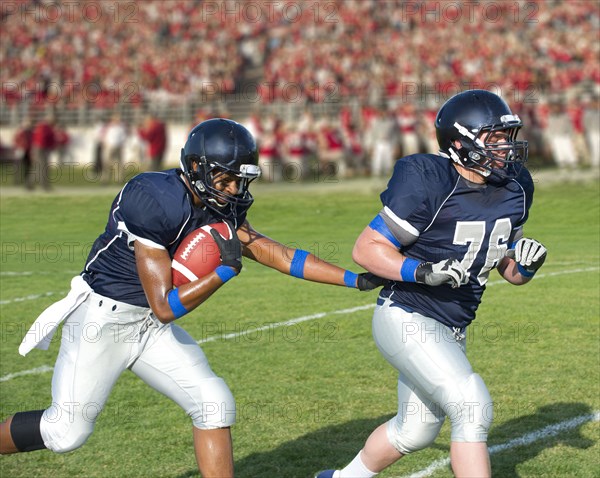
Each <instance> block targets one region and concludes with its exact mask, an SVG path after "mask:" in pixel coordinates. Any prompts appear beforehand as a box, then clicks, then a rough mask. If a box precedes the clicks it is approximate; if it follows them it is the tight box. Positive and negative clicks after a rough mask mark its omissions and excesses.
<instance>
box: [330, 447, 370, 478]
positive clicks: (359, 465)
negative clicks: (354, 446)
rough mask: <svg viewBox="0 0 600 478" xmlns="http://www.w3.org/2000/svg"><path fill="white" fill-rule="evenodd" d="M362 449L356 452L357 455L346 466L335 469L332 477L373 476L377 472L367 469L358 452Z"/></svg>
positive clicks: (363, 477)
mask: <svg viewBox="0 0 600 478" xmlns="http://www.w3.org/2000/svg"><path fill="white" fill-rule="evenodd" d="M361 453H362V450H361V451H359V452H358V455H356V456H355V457H354V460H352V461H351V462H350V464H349V465H348V466H346V467H345V468H342V469H341V470H339V471H336V472H335V473H334V474H333V478H373V477H374V476H375V475H377V473H375V472H373V471H371V470H369V469H368V468H367V467H366V466H365V464H364V463H363V461H362V459H361V457H360V454H361Z"/></svg>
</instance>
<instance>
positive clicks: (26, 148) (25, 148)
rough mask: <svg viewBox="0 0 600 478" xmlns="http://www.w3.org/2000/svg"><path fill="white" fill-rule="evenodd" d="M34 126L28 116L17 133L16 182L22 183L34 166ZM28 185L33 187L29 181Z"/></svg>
mask: <svg viewBox="0 0 600 478" xmlns="http://www.w3.org/2000/svg"><path fill="white" fill-rule="evenodd" d="M32 147H33V127H32V123H31V120H30V119H29V118H26V119H25V120H24V121H23V124H22V125H21V127H20V128H19V129H18V130H17V132H16V133H15V138H14V149H15V155H16V158H15V159H16V160H17V174H16V176H15V183H17V184H20V183H22V182H24V181H25V180H26V178H28V177H29V174H30V170H31V167H32V157H31V156H32V153H31V151H32ZM26 186H27V187H28V188H31V185H30V184H29V183H28V182H27V183H26Z"/></svg>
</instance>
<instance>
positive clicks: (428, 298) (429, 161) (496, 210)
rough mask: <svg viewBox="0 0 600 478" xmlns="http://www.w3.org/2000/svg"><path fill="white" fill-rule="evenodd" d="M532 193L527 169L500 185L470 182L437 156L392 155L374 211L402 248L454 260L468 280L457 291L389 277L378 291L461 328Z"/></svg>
mask: <svg viewBox="0 0 600 478" xmlns="http://www.w3.org/2000/svg"><path fill="white" fill-rule="evenodd" d="M532 199H533V182H532V179H531V176H530V174H529V172H528V171H527V170H526V169H525V168H523V170H522V172H521V174H520V175H519V177H518V178H516V179H513V180H511V181H509V182H507V183H506V184H504V185H502V186H498V185H493V184H484V185H476V184H474V183H471V182H469V181H467V180H465V179H464V178H463V177H462V176H460V175H459V174H458V172H457V171H456V169H455V168H454V167H453V165H452V162H451V161H450V160H448V159H447V158H443V157H441V156H436V155H432V154H416V155H412V156H407V157H405V158H402V159H400V160H398V162H397V163H396V165H395V167H394V173H393V175H392V178H391V179H390V181H389V183H388V186H387V189H386V190H385V191H384V192H383V193H382V194H381V202H382V203H383V210H382V211H381V213H380V214H381V215H382V216H384V218H385V220H386V222H388V223H391V222H390V221H393V225H394V226H395V227H392V228H391V230H392V231H393V233H394V236H395V238H396V240H397V242H398V243H400V251H401V252H402V253H403V254H405V255H406V256H407V257H410V258H413V259H417V260H420V261H429V262H438V261H441V260H443V259H448V258H453V259H457V260H458V261H460V262H461V263H462V266H463V267H464V268H465V270H467V272H468V274H469V281H468V283H467V284H466V285H463V286H461V287H459V288H457V289H452V288H451V287H450V285H446V284H445V285H441V286H437V287H431V286H427V285H422V284H417V283H411V282H392V283H391V285H390V287H388V288H386V289H384V290H383V291H382V296H383V297H390V298H391V300H392V301H393V302H395V303H397V304H398V305H401V306H402V307H404V308H405V309H409V310H411V311H415V312H418V313H420V314H423V315H425V316H428V317H432V318H434V319H436V320H437V321H439V322H441V323H443V324H445V325H447V326H449V327H456V328H460V329H463V328H464V327H466V326H467V325H469V324H470V323H471V321H472V320H473V319H474V318H475V311H476V310H477V307H478V306H479V303H480V302H481V296H482V294H483V292H484V290H485V284H486V282H487V279H488V275H489V273H490V271H491V270H492V269H494V268H495V267H496V266H497V265H498V263H499V262H500V260H502V258H503V257H504V254H505V253H506V250H507V248H508V247H509V245H510V244H511V243H512V242H514V241H515V239H518V238H519V237H520V235H522V226H523V224H524V223H525V221H526V220H527V216H528V211H529V208H530V206H531V202H532Z"/></svg>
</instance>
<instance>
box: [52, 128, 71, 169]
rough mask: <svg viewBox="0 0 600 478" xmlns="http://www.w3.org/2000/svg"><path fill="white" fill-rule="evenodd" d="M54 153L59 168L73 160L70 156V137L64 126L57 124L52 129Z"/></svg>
mask: <svg viewBox="0 0 600 478" xmlns="http://www.w3.org/2000/svg"><path fill="white" fill-rule="evenodd" d="M54 143H55V147H54V151H55V154H56V163H57V164H58V166H59V167H61V166H63V165H64V164H65V163H70V162H71V160H72V159H73V157H72V154H71V149H70V145H71V137H70V135H69V133H68V132H67V129H66V127H65V126H64V125H62V124H60V123H58V122H57V124H56V125H55V127H54Z"/></svg>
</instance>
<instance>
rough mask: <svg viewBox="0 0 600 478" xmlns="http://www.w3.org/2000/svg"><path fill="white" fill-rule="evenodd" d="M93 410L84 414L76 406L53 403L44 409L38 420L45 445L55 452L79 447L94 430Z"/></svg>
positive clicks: (95, 414) (94, 417)
mask: <svg viewBox="0 0 600 478" xmlns="http://www.w3.org/2000/svg"><path fill="white" fill-rule="evenodd" d="M97 415H98V413H96V412H94V413H93V414H90V415H89V416H86V414H85V413H82V411H80V410H77V408H76V407H60V406H58V405H57V404H53V406H52V407H50V408H48V409H46V410H45V411H44V414H43V415H42V420H41V422H40V432H41V435H42V438H43V440H44V443H45V444H46V447H47V448H48V449H50V450H52V451H53V452H55V453H66V452H68V451H73V450H75V449H77V448H79V447H81V446H82V445H83V444H84V443H85V442H86V441H87V439H88V438H89V437H90V435H91V434H92V432H93V431H94V425H95V423H96V417H97Z"/></svg>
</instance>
